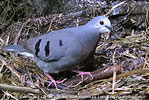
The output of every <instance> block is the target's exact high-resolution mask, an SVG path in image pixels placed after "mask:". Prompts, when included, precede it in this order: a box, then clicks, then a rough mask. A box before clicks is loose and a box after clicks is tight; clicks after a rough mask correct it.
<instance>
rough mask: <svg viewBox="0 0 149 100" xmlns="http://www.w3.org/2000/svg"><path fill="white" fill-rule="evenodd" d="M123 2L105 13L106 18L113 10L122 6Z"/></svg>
mask: <svg viewBox="0 0 149 100" xmlns="http://www.w3.org/2000/svg"><path fill="white" fill-rule="evenodd" d="M125 2H126V1H123V2H120V3H118V4H117V5H114V6H113V7H112V8H111V9H110V10H109V11H108V12H107V14H106V16H107V15H109V14H110V13H111V12H112V11H113V10H114V9H115V8H117V7H118V6H120V5H122V4H124V3H125Z"/></svg>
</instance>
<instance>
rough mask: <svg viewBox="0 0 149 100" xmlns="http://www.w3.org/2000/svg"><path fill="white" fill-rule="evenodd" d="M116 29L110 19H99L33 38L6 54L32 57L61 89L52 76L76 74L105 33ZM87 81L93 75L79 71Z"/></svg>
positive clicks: (98, 17) (101, 17)
mask: <svg viewBox="0 0 149 100" xmlns="http://www.w3.org/2000/svg"><path fill="white" fill-rule="evenodd" d="M111 30H112V25H111V22H110V20H109V19H108V17H106V16H97V17H94V18H93V19H91V20H90V21H89V22H88V23H86V24H85V25H82V26H77V27H71V28H64V29H60V30H56V31H52V32H49V33H47V34H43V35H41V36H37V37H33V38H30V39H29V40H27V41H23V42H21V43H19V44H17V45H7V46H4V47H3V50H5V51H13V52H17V53H19V54H21V55H24V56H29V57H32V58H33V60H34V62H35V63H36V64H37V66H38V67H39V68H40V69H41V70H42V71H43V72H44V73H46V75H47V77H48V78H49V79H50V84H49V85H51V84H52V83H53V84H54V85H55V87H56V88H57V84H58V83H62V82H64V81H65V79H64V80H62V81H55V80H54V79H53V78H52V76H50V73H58V72H61V71H65V70H73V69H74V68H75V66H77V65H79V64H81V63H82V62H84V61H85V60H86V59H88V58H89V57H90V56H91V55H93V53H94V51H95V49H96V46H97V45H98V42H99V40H100V36H101V34H102V33H107V32H108V33H109V32H111ZM76 72H78V73H79V75H81V77H83V75H84V74H87V75H90V76H91V77H92V75H91V73H90V72H81V71H76Z"/></svg>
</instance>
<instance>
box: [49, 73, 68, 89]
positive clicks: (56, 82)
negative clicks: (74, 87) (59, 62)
mask: <svg viewBox="0 0 149 100" xmlns="http://www.w3.org/2000/svg"><path fill="white" fill-rule="evenodd" d="M46 75H47V77H48V78H49V79H50V81H51V82H50V83H49V85H48V86H51V85H52V84H54V86H55V88H56V89H58V87H57V84H60V83H63V82H64V81H65V80H67V79H66V78H65V79H63V80H61V81H55V80H54V79H53V77H52V76H51V75H49V74H46Z"/></svg>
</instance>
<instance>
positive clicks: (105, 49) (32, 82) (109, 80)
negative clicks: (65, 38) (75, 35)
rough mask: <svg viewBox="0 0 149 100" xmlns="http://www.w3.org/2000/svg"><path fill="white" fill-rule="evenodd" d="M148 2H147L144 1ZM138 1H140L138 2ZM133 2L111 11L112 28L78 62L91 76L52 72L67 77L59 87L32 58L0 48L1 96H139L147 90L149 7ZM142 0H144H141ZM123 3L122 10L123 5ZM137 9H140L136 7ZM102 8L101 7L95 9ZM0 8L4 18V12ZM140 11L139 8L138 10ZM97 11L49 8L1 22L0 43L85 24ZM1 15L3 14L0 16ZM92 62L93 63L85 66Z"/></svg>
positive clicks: (5, 98)
mask: <svg viewBox="0 0 149 100" xmlns="http://www.w3.org/2000/svg"><path fill="white" fill-rule="evenodd" d="M147 3H148V2H147ZM142 5H143V6H142ZM142 5H141V3H138V2H126V3H124V4H122V5H115V6H114V7H116V6H122V8H121V9H123V10H122V12H119V14H116V15H112V14H111V11H114V9H112V10H110V8H107V9H106V11H109V12H108V15H109V16H110V19H111V21H112V24H113V25H114V26H113V28H114V29H115V33H111V35H110V36H102V39H101V41H100V43H99V45H98V47H97V49H96V52H95V55H94V59H91V60H90V63H89V64H88V63H87V64H86V65H83V68H82V66H81V68H80V69H81V70H84V69H85V71H92V74H93V76H94V79H93V80H91V79H90V77H88V76H85V81H84V82H82V81H81V78H80V77H78V76H76V74H75V73H73V72H71V71H66V72H62V73H60V74H58V75H54V78H56V79H58V80H61V79H64V78H65V77H67V78H68V80H67V81H66V82H65V83H64V84H62V85H60V86H59V88H60V90H56V89H54V87H48V85H47V83H48V81H47V80H48V78H47V77H46V76H45V75H44V74H43V72H42V71H41V70H39V69H38V68H37V67H36V64H35V63H34V62H33V60H32V59H30V58H27V57H24V56H21V55H18V54H15V53H12V52H4V51H2V50H1V51H0V89H1V91H0V98H1V99H2V100H9V99H14V100H26V99H28V100H34V99H36V100H38V99H39V100H43V99H44V100H46V99H47V100H49V99H60V98H76V100H77V98H78V99H79V98H93V99H95V98H102V99H107V100H108V98H114V99H115V98H118V99H120V100H124V99H126V100H128V99H133V98H137V99H138V100H141V99H143V98H147V97H148V95H149V59H148V54H149V31H148V30H149V12H148V11H149V10H146V9H149V8H145V6H144V4H142ZM146 5H149V3H148V4H146ZM125 9H127V11H126V10H125ZM138 9H142V10H141V11H140V10H138ZM100 10H101V9H100ZM8 11H9V10H6V12H4V13H6V14H3V15H5V16H3V19H5V17H6V16H7V15H8ZM139 11H140V12H139ZM100 14H102V13H101V12H100V11H99V8H98V7H93V8H89V9H86V10H82V11H79V12H77V13H69V14H68V13H67V14H53V15H48V16H42V17H39V18H25V19H24V20H22V21H17V22H13V19H12V18H13V17H11V16H14V15H9V17H10V20H9V21H10V22H11V23H10V22H9V24H8V23H6V24H5V21H8V20H3V23H2V22H1V29H2V32H3V33H2V34H1V36H0V47H1V48H2V47H3V46H4V45H7V44H17V43H18V42H20V41H23V40H27V39H28V38H30V37H34V36H38V35H40V34H43V33H47V32H50V31H52V30H57V29H61V28H66V27H72V26H77V25H82V24H85V23H86V22H87V21H88V20H89V19H90V18H91V17H94V16H97V15H100ZM1 18H2V17H1ZM86 67H87V70H86ZM90 67H92V68H90Z"/></svg>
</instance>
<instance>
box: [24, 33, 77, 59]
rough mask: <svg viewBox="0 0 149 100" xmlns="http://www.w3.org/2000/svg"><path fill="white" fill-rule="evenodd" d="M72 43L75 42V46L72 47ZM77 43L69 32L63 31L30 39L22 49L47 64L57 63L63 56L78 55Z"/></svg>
mask: <svg viewBox="0 0 149 100" xmlns="http://www.w3.org/2000/svg"><path fill="white" fill-rule="evenodd" d="M61 32H62V33H61ZM72 37H73V38H72ZM73 42H76V43H75V44H76V45H74V46H73V45H72V44H73ZM77 42H78V41H77V40H76V38H75V36H72V34H71V32H70V31H69V32H68V31H64V30H63V31H59V32H52V33H49V34H44V35H42V36H39V37H35V38H31V39H29V40H27V41H26V43H25V45H24V46H23V47H25V48H27V49H28V50H30V51H31V52H33V54H34V56H35V57H37V58H39V59H40V60H43V61H48V62H49V61H58V60H59V59H61V58H62V57H65V56H72V55H74V56H77V55H78V53H79V49H78V48H77V46H79V45H78V43H77ZM74 51H75V52H74ZM68 53H69V54H68Z"/></svg>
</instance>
